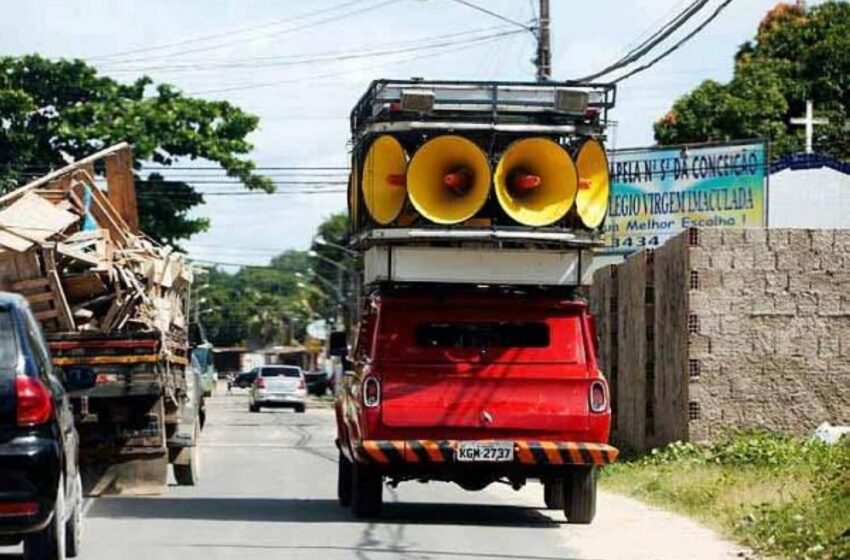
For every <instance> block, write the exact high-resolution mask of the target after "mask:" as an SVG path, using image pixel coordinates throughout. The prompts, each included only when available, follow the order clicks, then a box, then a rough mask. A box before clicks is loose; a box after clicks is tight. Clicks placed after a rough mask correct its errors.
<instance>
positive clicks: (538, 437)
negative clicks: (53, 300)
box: [336, 289, 617, 523]
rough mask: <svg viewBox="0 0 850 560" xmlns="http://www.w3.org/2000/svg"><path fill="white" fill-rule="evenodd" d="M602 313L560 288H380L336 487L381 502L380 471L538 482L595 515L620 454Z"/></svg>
mask: <svg viewBox="0 0 850 560" xmlns="http://www.w3.org/2000/svg"><path fill="white" fill-rule="evenodd" d="M594 337H595V333H594V326H593V319H592V317H591V316H590V315H589V314H588V311H587V306H586V305H585V304H584V303H583V302H580V301H576V300H573V299H568V298H565V297H560V296H558V295H549V294H535V293H505V292H496V293H492V292H491V291H487V290H475V289H464V290H455V291H451V292H448V293H437V294H435V293H434V292H433V290H430V291H428V292H425V293H407V294H402V295H396V294H386V295H384V294H380V295H375V296H374V297H372V298H371V300H370V301H369V303H368V305H367V306H366V309H365V310H364V315H363V317H362V319H361V326H360V329H359V332H358V334H357V338H356V343H355V345H354V351H353V355H352V360H353V370H350V371H349V372H347V374H346V375H345V377H344V379H343V384H342V388H341V394H340V398H338V399H337V407H336V413H337V422H338V429H339V431H338V433H339V442H338V444H339V449H340V458H339V478H338V490H339V501H340V503H341V504H342V505H345V506H350V507H351V508H352V511H353V512H354V513H355V515H359V516H372V515H376V514H377V513H379V511H380V508H381V496H382V487H383V481H384V480H385V479H386V480H388V481H389V482H390V483H391V484H398V483H399V482H403V481H409V480H417V481H429V480H436V481H447V482H455V483H457V484H458V485H459V486H461V487H462V488H464V489H466V490H481V489H483V488H485V487H486V486H488V485H489V484H491V483H492V482H495V481H497V480H500V479H507V480H508V481H509V482H510V484H511V485H512V486H513V487H514V488H515V489H519V488H521V487H522V486H523V485H524V484H525V483H526V481H527V480H529V479H537V480H540V481H541V482H542V483H543V486H544V490H545V491H544V495H545V502H546V505H547V506H548V507H550V508H561V509H563V510H564V512H565V514H566V516H567V519H568V521H569V522H570V523H589V522H590V521H592V520H593V517H594V514H595V507H596V478H595V467H596V466H598V465H602V464H605V463H609V462H611V461H613V460H614V459H615V458H616V456H617V450H616V449H614V448H612V447H610V446H608V445H606V442H607V439H608V432H609V428H610V423H611V411H610V407H609V400H608V387H607V384H606V382H605V379H604V377H603V376H602V374H601V373H600V371H599V369H598V367H597V362H596V350H595V345H594Z"/></svg>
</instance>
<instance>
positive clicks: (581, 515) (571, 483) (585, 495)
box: [564, 467, 596, 525]
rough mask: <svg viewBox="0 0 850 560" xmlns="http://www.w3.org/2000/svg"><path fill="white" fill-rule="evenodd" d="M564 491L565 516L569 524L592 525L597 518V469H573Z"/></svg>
mask: <svg viewBox="0 0 850 560" xmlns="http://www.w3.org/2000/svg"><path fill="white" fill-rule="evenodd" d="M564 490H565V491H564V502H565V504H564V515H566V516H567V523H569V524H572V525H588V524H590V523H591V522H592V521H593V518H594V517H595V516H596V469H595V468H594V467H582V468H576V469H573V470H572V471H570V474H569V476H568V477H567V480H566V481H565V485H564Z"/></svg>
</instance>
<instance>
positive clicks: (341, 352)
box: [328, 331, 348, 357]
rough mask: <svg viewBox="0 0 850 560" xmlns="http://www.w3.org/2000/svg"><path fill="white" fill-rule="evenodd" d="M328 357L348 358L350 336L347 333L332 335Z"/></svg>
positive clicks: (338, 332) (336, 332) (329, 339)
mask: <svg viewBox="0 0 850 560" xmlns="http://www.w3.org/2000/svg"><path fill="white" fill-rule="evenodd" d="M328 356H339V357H345V356H348V335H347V333H346V332H345V331H334V332H332V333H331V334H330V337H329V338H328Z"/></svg>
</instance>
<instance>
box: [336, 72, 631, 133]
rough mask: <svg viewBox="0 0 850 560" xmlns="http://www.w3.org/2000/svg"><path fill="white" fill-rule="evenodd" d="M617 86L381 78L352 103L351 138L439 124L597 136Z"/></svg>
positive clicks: (451, 127) (436, 127) (438, 126)
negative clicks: (354, 103)
mask: <svg viewBox="0 0 850 560" xmlns="http://www.w3.org/2000/svg"><path fill="white" fill-rule="evenodd" d="M616 92H617V90H616V86H615V85H613V84H604V83H590V82H587V83H585V82H542V83H541V82H500V81H455V80H424V79H409V80H392V79H380V80H375V81H373V82H372V83H371V84H370V85H369V88H368V89H367V90H366V92H365V93H364V94H363V96H362V97H361V98H360V100H359V101H358V102H357V104H356V105H355V106H354V108H353V109H352V111H351V117H350V125H351V133H352V137H353V140H354V141H355V143H356V142H357V141H359V139H361V138H363V137H365V136H368V135H371V134H376V133H387V132H389V133H404V132H429V131H433V132H437V131H443V130H452V131H466V132H473V131H482V132H487V131H490V132H504V133H517V134H528V133H538V134H551V135H558V136H572V135H580V136H601V135H603V134H604V131H605V129H606V128H607V124H608V111H609V110H611V109H612V108H613V107H614V105H615V103H616ZM414 97H416V99H414ZM409 99H413V101H414V102H413V103H407V102H406V101H407V100H409Z"/></svg>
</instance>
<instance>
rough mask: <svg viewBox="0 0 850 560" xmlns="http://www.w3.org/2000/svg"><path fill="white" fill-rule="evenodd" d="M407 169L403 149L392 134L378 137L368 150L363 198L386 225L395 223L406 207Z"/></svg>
mask: <svg viewBox="0 0 850 560" xmlns="http://www.w3.org/2000/svg"><path fill="white" fill-rule="evenodd" d="M406 170H407V156H406V155H405V153H404V148H402V147H401V144H399V142H398V140H396V139H395V138H393V137H392V136H386V135H385V136H379V137H378V139H377V140H375V142H374V143H372V146H371V147H370V148H369V151H368V152H366V160H365V161H364V162H363V177H362V180H361V185H362V187H361V189H362V192H363V201H364V202H365V203H366V209H367V210H368V211H369V215H370V216H372V219H373V220H375V221H376V222H378V223H379V224H381V225H383V226H385V225H388V224H391V223H392V222H394V221H395V220H396V218H398V216H399V214H401V210H402V208H404V200H405V197H406V196H407V194H406V193H405V190H404V185H405V172H406Z"/></svg>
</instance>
